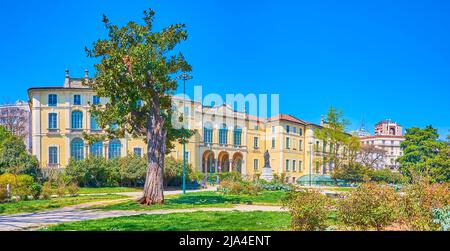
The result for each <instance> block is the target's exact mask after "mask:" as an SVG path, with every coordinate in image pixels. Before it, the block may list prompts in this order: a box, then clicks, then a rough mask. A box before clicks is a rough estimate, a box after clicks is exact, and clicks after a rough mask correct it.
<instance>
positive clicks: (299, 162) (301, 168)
mask: <svg viewBox="0 0 450 251" xmlns="http://www.w3.org/2000/svg"><path fill="white" fill-rule="evenodd" d="M298 170H299V171H300V172H301V171H303V162H302V161H301V160H299V161H298Z"/></svg>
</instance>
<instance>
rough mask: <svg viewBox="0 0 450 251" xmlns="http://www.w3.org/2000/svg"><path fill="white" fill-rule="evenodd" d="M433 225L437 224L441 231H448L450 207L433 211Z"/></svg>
mask: <svg viewBox="0 0 450 251" xmlns="http://www.w3.org/2000/svg"><path fill="white" fill-rule="evenodd" d="M433 223H435V224H438V225H439V226H440V230H441V231H450V206H445V207H444V208H435V209H433Z"/></svg>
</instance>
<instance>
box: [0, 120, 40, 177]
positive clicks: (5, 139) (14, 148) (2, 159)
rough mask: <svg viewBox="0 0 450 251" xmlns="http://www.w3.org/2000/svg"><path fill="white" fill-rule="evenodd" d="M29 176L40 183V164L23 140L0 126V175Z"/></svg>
mask: <svg viewBox="0 0 450 251" xmlns="http://www.w3.org/2000/svg"><path fill="white" fill-rule="evenodd" d="M2 173H13V174H28V175H31V176H33V177H34V178H35V179H36V180H38V181H40V179H41V178H42V175H41V172H40V169H39V163H38V160H37V158H36V157H35V156H31V155H30V154H29V153H28V151H27V149H26V146H25V143H24V142H23V140H22V139H21V138H20V137H18V136H15V135H13V134H12V133H11V132H10V131H8V130H7V129H6V128H5V127H3V126H0V174H2Z"/></svg>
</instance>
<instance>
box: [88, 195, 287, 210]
mask: <svg viewBox="0 0 450 251" xmlns="http://www.w3.org/2000/svg"><path fill="white" fill-rule="evenodd" d="M284 194H285V193H284V192H281V191H263V192H262V193H261V194H260V195H224V194H220V193H218V192H197V193H187V194H185V195H176V196H168V197H166V201H165V205H153V206H142V205H140V204H138V203H137V202H136V201H125V202H121V203H118V204H113V205H107V206H101V207H92V208H95V209H102V210H144V211H147V210H158V209H187V208H204V207H220V208H227V207H228V208H230V207H233V205H235V204H253V205H281V199H282V197H283V196H284ZM92 208H89V209H92Z"/></svg>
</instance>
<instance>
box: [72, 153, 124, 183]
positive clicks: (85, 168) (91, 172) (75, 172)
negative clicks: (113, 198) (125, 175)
mask: <svg viewBox="0 0 450 251" xmlns="http://www.w3.org/2000/svg"><path fill="white" fill-rule="evenodd" d="M118 165H119V163H118V160H116V159H115V160H109V161H108V160H106V159H105V158H97V157H88V158H86V159H84V160H79V161H74V160H70V162H69V165H68V166H67V167H66V169H65V173H66V174H67V175H68V176H69V177H70V180H71V181H73V182H76V183H77V184H78V185H79V186H81V187H115V186H118V185H119V180H120V171H119V166H118Z"/></svg>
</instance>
